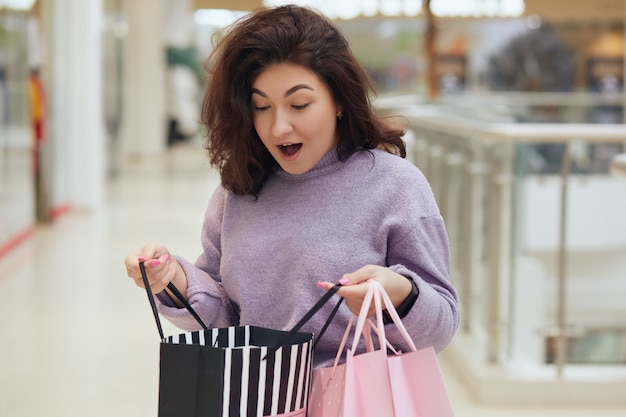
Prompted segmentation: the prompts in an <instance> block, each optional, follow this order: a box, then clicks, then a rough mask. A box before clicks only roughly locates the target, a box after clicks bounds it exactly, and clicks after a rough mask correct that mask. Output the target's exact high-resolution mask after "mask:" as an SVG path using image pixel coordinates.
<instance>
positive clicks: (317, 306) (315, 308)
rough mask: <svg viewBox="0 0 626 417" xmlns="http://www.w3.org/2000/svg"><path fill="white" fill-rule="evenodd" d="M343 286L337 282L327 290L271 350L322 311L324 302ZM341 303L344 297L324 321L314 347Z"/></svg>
mask: <svg viewBox="0 0 626 417" xmlns="http://www.w3.org/2000/svg"><path fill="white" fill-rule="evenodd" d="M341 287H342V285H341V284H335V285H334V286H333V287H332V288H330V289H329V290H327V291H326V293H325V294H324V295H323V296H322V297H321V298H320V299H319V300H317V302H316V303H315V304H314V305H313V307H311V309H310V310H309V311H307V312H306V314H305V315H304V316H302V318H301V319H300V321H299V322H297V323H296V324H295V325H294V326H293V327H292V329H291V330H289V331H288V332H287V333H285V334H284V335H283V337H281V338H280V339H279V340H278V342H277V343H276V346H274V347H272V348H270V349H269V351H272V350H276V349H278V348H279V347H280V346H281V345H282V344H283V343H284V342H285V341H286V340H289V339H290V338H291V337H292V336H293V335H294V334H295V333H296V332H297V331H298V330H300V328H301V327H302V326H304V324H305V323H306V322H307V321H309V320H310V319H311V317H313V316H314V315H315V313H317V312H318V311H320V309H321V308H322V307H323V306H324V304H326V303H327V302H328V300H330V299H331V298H332V296H333V295H335V293H336V292H337V291H339V288H341ZM341 303H343V297H341V298H340V299H339V301H337V304H335V307H333V310H332V311H331V313H330V315H329V316H328V318H327V319H326V322H325V323H324V327H322V330H320V333H319V335H318V336H317V338H316V339H315V342H313V347H314V348H315V346H316V345H317V342H319V340H320V339H321V337H322V335H323V334H324V333H325V332H326V329H327V328H328V326H329V325H330V322H331V321H332V320H333V318H334V317H335V315H336V314H337V310H339V307H340V306H341Z"/></svg>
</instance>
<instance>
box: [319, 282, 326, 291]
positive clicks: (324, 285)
mask: <svg viewBox="0 0 626 417" xmlns="http://www.w3.org/2000/svg"><path fill="white" fill-rule="evenodd" d="M317 286H318V287H320V288H321V289H323V290H325V289H326V284H324V283H323V282H318V283H317Z"/></svg>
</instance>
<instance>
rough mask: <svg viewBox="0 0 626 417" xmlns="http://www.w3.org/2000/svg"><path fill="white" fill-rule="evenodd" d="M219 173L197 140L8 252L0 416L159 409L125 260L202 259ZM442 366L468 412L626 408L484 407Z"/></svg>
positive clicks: (472, 415)
mask: <svg viewBox="0 0 626 417" xmlns="http://www.w3.org/2000/svg"><path fill="white" fill-rule="evenodd" d="M216 182H217V177H216V175H215V173H213V172H212V171H210V170H209V169H208V165H207V162H206V160H205V157H204V153H203V152H202V150H201V149H200V147H199V145H197V143H195V142H194V143H193V144H191V145H181V146H177V147H175V148H174V149H172V150H170V151H169V152H168V154H167V155H165V156H164V157H154V158H147V159H145V160H142V161H140V162H135V163H127V164H124V165H123V166H122V167H121V174H120V175H119V176H118V177H117V178H116V179H115V180H113V181H112V182H111V184H110V187H109V191H108V198H107V203H106V204H104V205H103V206H102V207H101V208H99V209H98V210H96V211H93V212H81V211H72V212H70V213H69V214H66V215H64V216H63V217H61V218H60V219H59V220H57V221H56V222H54V223H53V224H51V225H42V226H39V227H38V228H37V230H36V232H35V234H34V236H33V237H32V238H31V239H29V240H28V241H27V242H26V243H24V244H22V245H21V246H19V247H18V248H17V249H15V250H14V251H12V252H10V253H9V255H7V256H5V257H3V258H2V259H0V297H1V301H0V329H1V331H0V416H7V417H9V416H11V417H43V416H46V417H57V416H59V417H60V416H63V417H79V416H80V417H84V416H88V417H99V416H133V417H155V416H156V408H157V407H156V405H157V378H158V376H157V373H158V342H159V341H158V335H157V329H156V326H155V325H154V322H153V319H152V316H151V312H150V308H149V305H148V301H147V299H146V297H145V293H144V292H143V291H142V290H139V289H138V288H136V287H135V286H134V284H133V283H132V281H131V280H130V279H128V278H126V276H125V271H124V265H123V259H124V257H125V255H126V253H127V252H129V251H131V250H133V249H134V248H136V247H138V246H140V245H142V244H143V243H146V242H149V241H154V242H160V243H164V244H166V245H167V246H168V247H169V248H170V250H171V251H172V252H175V253H178V254H181V255H185V256H187V257H189V258H190V259H194V258H195V257H196V256H197V254H198V251H199V243H198V242H199V238H198V236H199V228H200V222H201V217H202V214H203V210H204V208H205V205H206V203H207V200H208V198H209V195H210V193H211V190H212V188H213V187H214V186H215V184H216ZM165 330H166V332H167V333H174V332H176V329H174V328H173V327H172V326H170V325H167V324H166V326H165ZM441 365H442V369H443V372H444V377H445V379H446V381H447V384H448V387H449V392H450V396H451V399H452V402H453V404H454V407H455V409H456V411H457V416H458V417H478V416H480V417H492V416H493V417H496V416H498V417H501V416H512V417H521V416H533V417H566V416H567V417H577V416H580V417H582V416H585V417H590V416H593V417H617V416H621V417H624V416H626V410H624V409H621V410H616V409H580V408H577V409H555V408H550V409H538V408H528V409H519V408H518V409H513V408H502V407H488V406H484V405H478V404H476V403H475V402H474V401H473V400H472V399H471V398H469V397H468V395H467V394H466V392H465V391H464V389H463V387H462V386H461V385H460V384H459V383H458V382H457V380H456V377H455V374H454V370H453V369H451V368H450V366H449V365H448V364H447V363H446V362H445V361H442V364H441Z"/></svg>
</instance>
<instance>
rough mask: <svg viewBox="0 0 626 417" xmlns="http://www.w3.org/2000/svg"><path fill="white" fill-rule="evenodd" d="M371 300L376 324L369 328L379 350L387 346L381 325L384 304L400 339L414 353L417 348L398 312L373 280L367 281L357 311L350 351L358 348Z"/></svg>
mask: <svg viewBox="0 0 626 417" xmlns="http://www.w3.org/2000/svg"><path fill="white" fill-rule="evenodd" d="M372 300H373V301H374V309H375V311H376V324H377V325H376V326H371V327H372V328H373V329H374V330H375V331H376V333H377V334H378V337H379V340H380V343H379V345H380V348H381V349H382V346H386V345H387V344H388V341H387V338H386V337H385V325H384V324H383V308H382V305H383V304H384V305H385V308H386V309H387V312H388V313H389V316H390V317H391V320H392V321H393V323H394V324H395V325H396V327H397V328H398V330H399V331H400V334H401V335H402V338H403V339H404V340H405V341H406V342H407V344H408V345H409V347H410V348H411V350H413V351H416V350H417V348H416V347H415V343H413V340H412V339H411V336H409V333H408V331H407V330H406V327H404V324H403V323H402V319H401V318H400V316H399V315H398V312H397V311H396V309H395V307H394V305H393V302H392V301H391V299H390V298H389V296H388V295H387V293H386V292H385V289H384V288H383V286H382V285H381V284H380V283H379V282H378V281H375V280H370V281H368V289H367V293H366V294H365V298H364V299H363V304H361V310H360V311H359V316H358V319H357V323H356V330H355V332H354V338H353V339H352V347H351V351H352V352H354V350H355V349H356V346H358V342H359V339H360V338H361V335H362V333H363V329H364V327H365V323H366V321H367V320H368V319H367V314H368V312H369V310H370V306H371V304H372Z"/></svg>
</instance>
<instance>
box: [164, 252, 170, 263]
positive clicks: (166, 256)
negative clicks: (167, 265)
mask: <svg viewBox="0 0 626 417" xmlns="http://www.w3.org/2000/svg"><path fill="white" fill-rule="evenodd" d="M169 259H170V255H168V254H165V256H164V257H163V262H167V261H168V260H169Z"/></svg>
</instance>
